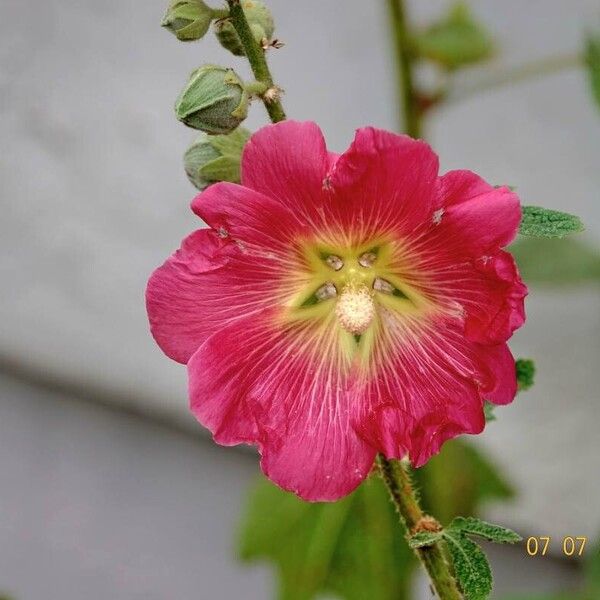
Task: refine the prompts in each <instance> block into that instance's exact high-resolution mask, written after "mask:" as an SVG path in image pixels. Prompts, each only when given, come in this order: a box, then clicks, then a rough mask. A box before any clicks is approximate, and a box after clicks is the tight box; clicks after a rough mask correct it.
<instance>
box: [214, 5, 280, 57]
mask: <svg viewBox="0 0 600 600" xmlns="http://www.w3.org/2000/svg"><path fill="white" fill-rule="evenodd" d="M241 4H242V9H243V10H244V15H246V20H247V21H248V25H250V30H251V31H252V35H253V36H254V39H255V40H256V42H257V43H258V44H262V43H263V40H267V42H270V41H271V38H272V37H273V32H274V31H275V23H274V22H273V16H272V15H271V12H270V11H269V9H268V8H267V6H266V5H265V4H264V2H259V1H258V0H242V2H241ZM215 33H216V36H217V39H218V40H219V42H220V43H221V46H223V47H224V48H226V49H227V50H229V51H230V52H231V53H232V54H235V55H236V56H243V55H244V47H243V46H242V42H241V40H240V38H239V36H238V34H237V32H236V30H235V29H234V27H233V25H232V23H231V20H230V19H227V18H226V19H219V20H218V21H216V22H215Z"/></svg>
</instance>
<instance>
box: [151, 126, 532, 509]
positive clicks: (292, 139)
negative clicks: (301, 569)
mask: <svg viewBox="0 0 600 600" xmlns="http://www.w3.org/2000/svg"><path fill="white" fill-rule="evenodd" d="M192 209H193V211H194V212H195V213H196V214H197V215H198V216H199V217H201V218H202V219H203V220H204V221H205V222H206V223H207V224H208V225H209V226H210V228H206V229H200V230H198V231H196V232H194V233H192V234H191V235H190V236H189V237H187V238H186V239H185V240H184V241H183V243H182V246H181V248H180V249H179V250H178V251H177V252H176V253H175V254H173V256H171V257H170V258H169V259H168V260H167V262H166V263H165V264H164V265H163V266H162V267H160V268H159V269H157V270H156V271H155V272H154V274H153V275H152V277H151V278H150V281H149V283H148V289H147V307H148V315H149V318H150V323H151V328H152V333H153V335H154V337H155V339H156V341H157V342H158V344H159V345H160V347H161V348H162V349H163V350H164V352H165V353H166V354H167V355H168V356H170V357H171V358H173V359H174V360H176V361H179V362H182V363H186V364H187V369H188V374H189V393H190V402H191V409H192V411H193V413H194V414H195V416H196V417H197V419H198V420H199V421H200V423H202V424H203V425H204V426H205V427H207V428H208V429H210V431H211V432H212V434H213V436H214V439H215V441H216V442H218V443H219V444H223V445H234V444H240V443H247V444H254V445H256V446H257V447H258V449H259V451H260V454H261V466H262V469H263V471H264V472H265V474H266V475H267V476H268V477H269V478H271V479H272V480H273V481H274V482H276V483H277V484H279V485H280V486H281V487H283V488H285V489H287V490H291V491H293V492H295V493H297V494H298V495H300V496H301V497H303V498H305V499H307V500H335V499H337V498H340V497H341V496H343V495H345V494H347V493H349V492H350V491H352V490H353V489H354V488H355V487H356V486H357V485H358V484H359V483H360V482H361V481H362V480H363V479H364V478H365V477H366V475H367V474H368V472H369V470H370V468H371V466H372V464H373V459H374V457H375V455H376V453H377V452H382V453H384V454H385V455H386V456H387V457H389V458H401V457H405V456H408V457H409V458H410V460H411V462H412V464H413V465H414V466H417V467H418V466H420V465H422V464H424V463H425V462H426V461H427V460H428V459H429V457H431V455H432V454H434V453H436V452H438V451H439V449H440V446H441V445H442V443H443V442H444V441H446V440H448V439H450V438H452V437H455V436H457V435H459V434H463V433H479V432H481V431H482V429H483V427H484V424H485V420H484V416H483V403H484V400H489V401H491V402H494V403H496V404H506V403H508V402H511V401H512V399H513V398H514V396H515V393H516V376H515V365H514V359H513V357H512V355H511V353H510V351H509V349H508V346H507V345H506V340H507V339H508V338H509V337H510V336H511V334H512V333H513V331H514V330H515V329H517V328H518V327H520V326H521V325H522V324H523V322H524V320H525V315H524V306H523V305H524V297H525V295H526V293H527V289H526V287H525V286H524V285H523V283H522V282H521V280H520V278H519V273H518V271H517V268H516V266H515V263H514V261H513V258H512V256H511V255H510V254H509V253H507V252H505V251H504V250H502V248H503V247H504V246H506V245H507V244H509V243H510V242H511V241H512V239H513V238H514V236H515V234H516V231H517V227H518V224H519V221H520V217H521V211H520V206H519V200H518V198H517V196H516V195H515V194H514V193H513V192H512V191H510V190H509V189H508V188H505V187H503V188H494V187H492V186H491V185H489V184H487V183H486V182H485V181H483V180H482V179H481V178H480V177H478V176H477V175H475V174H474V173H471V172H469V171H451V172H449V173H447V174H445V175H443V176H438V159H437V156H436V155H435V154H434V153H433V151H432V150H431V148H430V147H429V146H428V145H427V144H426V143H424V142H422V141H416V140H413V139H411V138H409V137H406V136H402V135H394V134H392V133H388V132H385V131H381V130H377V129H373V128H365V129H360V130H358V132H357V133H356V137H355V139H354V141H353V143H352V145H351V146H350V148H349V149H348V150H347V151H346V152H345V153H344V154H342V155H339V156H338V155H335V154H332V153H329V152H328V151H327V149H326V146H325V142H324V140H323V136H322V134H321V131H320V130H319V128H318V127H317V125H315V124H314V123H310V122H308V123H298V122H293V121H285V122H283V123H279V124H277V125H269V126H267V127H264V128H263V129H261V130H260V131H258V132H257V133H256V134H254V135H253V136H252V138H251V139H250V141H249V142H248V144H247V145H246V148H245V150H244V154H243V160H242V185H235V184H231V183H217V184H215V185H212V186H211V187H209V188H208V189H207V190H205V191H204V192H203V193H201V194H200V195H199V196H197V197H196V198H195V199H194V201H193V202H192Z"/></svg>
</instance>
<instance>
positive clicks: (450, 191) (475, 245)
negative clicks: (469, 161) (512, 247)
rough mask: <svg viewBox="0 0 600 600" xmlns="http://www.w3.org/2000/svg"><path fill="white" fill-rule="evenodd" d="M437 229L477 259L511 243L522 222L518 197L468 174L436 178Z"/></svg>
mask: <svg viewBox="0 0 600 600" xmlns="http://www.w3.org/2000/svg"><path fill="white" fill-rule="evenodd" d="M438 194H439V203H440V209H439V210H441V213H440V215H439V219H440V225H439V226H440V228H441V229H443V233H444V237H445V238H446V239H448V240H451V241H452V243H453V244H454V246H455V247H456V248H458V249H459V251H460V252H463V253H468V254H469V255H470V256H472V257H475V258H479V257H480V256H482V255H484V254H488V253H493V252H495V251H496V250H497V249H498V248H502V247H504V246H507V245H508V244H510V243H511V242H512V241H513V239H514V238H515V236H516V234H517V230H518V227H519V223H520V221H521V206H520V203H519V198H518V197H517V195H516V194H515V193H513V192H512V191H511V190H510V189H509V188H507V187H501V188H494V187H492V186H491V185H489V184H488V183H486V182H485V181H484V180H483V179H481V177H479V176H478V175H475V173H472V172H471V171H450V172H449V173H446V174H445V175H444V176H442V177H440V178H439V183H438Z"/></svg>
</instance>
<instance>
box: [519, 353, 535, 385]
mask: <svg viewBox="0 0 600 600" xmlns="http://www.w3.org/2000/svg"><path fill="white" fill-rule="evenodd" d="M515 368H516V370H517V387H518V389H519V391H520V392H524V391H526V390H528V389H529V388H531V387H532V386H533V381H534V378H535V363H534V362H533V361H532V360H531V359H530V358H518V359H517V360H516V362H515Z"/></svg>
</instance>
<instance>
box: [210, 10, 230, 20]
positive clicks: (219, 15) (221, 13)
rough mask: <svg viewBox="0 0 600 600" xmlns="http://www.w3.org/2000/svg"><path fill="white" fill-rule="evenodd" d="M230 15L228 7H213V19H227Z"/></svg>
mask: <svg viewBox="0 0 600 600" xmlns="http://www.w3.org/2000/svg"><path fill="white" fill-rule="evenodd" d="M228 16H229V9H228V8H213V9H212V18H213V19H226V18H227V17H228Z"/></svg>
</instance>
